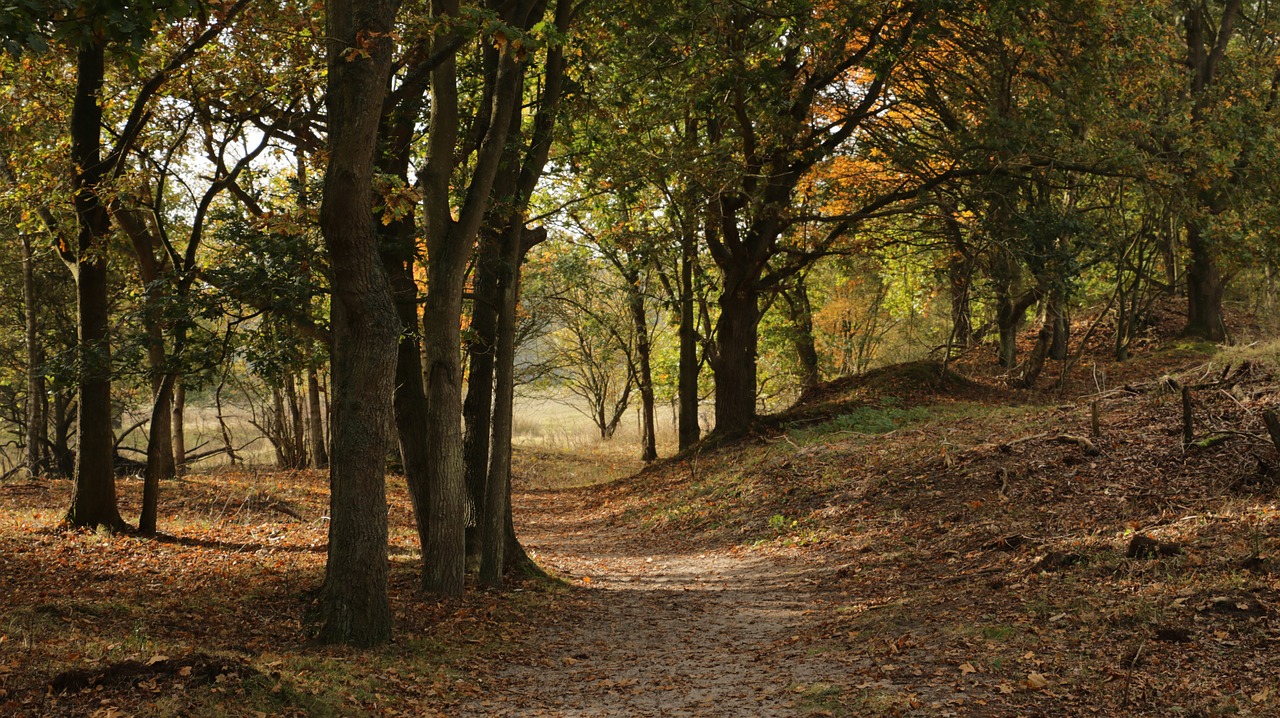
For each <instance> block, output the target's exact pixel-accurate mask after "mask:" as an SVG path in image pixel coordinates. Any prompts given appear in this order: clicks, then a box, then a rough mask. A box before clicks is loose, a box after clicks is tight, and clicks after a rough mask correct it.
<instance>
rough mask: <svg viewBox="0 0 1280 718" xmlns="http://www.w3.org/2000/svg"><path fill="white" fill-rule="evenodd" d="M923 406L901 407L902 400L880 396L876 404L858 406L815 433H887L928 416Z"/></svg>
mask: <svg viewBox="0 0 1280 718" xmlns="http://www.w3.org/2000/svg"><path fill="white" fill-rule="evenodd" d="M929 415H930V414H929V409H928V408H927V407H923V406H912V407H903V406H902V400H901V399H898V398H896V397H892V396H886V397H882V398H881V399H880V402H879V405H878V406H860V407H857V408H855V409H853V410H852V411H848V412H846V413H844V414H841V415H839V416H837V417H835V418H834V419H832V420H830V421H828V422H825V423H823V424H822V425H821V426H819V427H817V428H815V429H814V430H813V433H815V434H828V433H837V432H849V433H854V434H887V433H889V432H891V431H895V430H897V429H901V428H902V427H903V426H906V425H907V424H910V423H913V422H917V421H923V420H925V419H928V418H929Z"/></svg>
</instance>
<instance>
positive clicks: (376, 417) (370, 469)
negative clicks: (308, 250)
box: [320, 0, 400, 646]
mask: <svg viewBox="0 0 1280 718" xmlns="http://www.w3.org/2000/svg"><path fill="white" fill-rule="evenodd" d="M398 7H399V3H398V2H396V1H395V0H367V1H366V2H363V3H355V2H352V0H328V3H327V13H326V17H327V23H328V27H327V37H329V38H330V40H329V42H328V61H329V79H328V84H329V91H328V98H327V104H328V111H329V115H328V127H329V156H330V160H329V166H328V169H327V171H326V172H325V180H324V199H323V202H322V205H321V209H320V227H321V231H322V233H323V234H324V239H325V248H326V250H327V252H328V255H329V261H330V267H331V268H332V279H331V284H332V293H333V294H332V304H331V310H330V311H331V316H332V325H333V347H332V376H333V394H332V396H333V419H332V427H333V429H332V430H333V453H332V455H331V457H330V468H329V485H330V490H331V498H330V511H329V514H330V522H329V555H328V562H327V564H326V567H325V581H324V590H323V595H322V600H321V605H322V609H321V610H322V615H323V617H324V625H323V628H321V630H320V639H321V641H323V642H325V643H346V644H351V645H356V646H373V645H378V644H382V643H385V642H387V641H388V640H389V639H390V638H391V607H390V603H389V601H388V598H387V571H388V565H387V503H386V481H385V466H386V457H387V450H388V448H389V444H390V441H389V440H390V436H389V433H388V428H389V426H390V421H389V419H390V417H391V413H392V395H393V393H394V389H395V387H394V378H395V364H396V346H397V342H398V337H399V335H400V325H399V321H398V320H397V318H396V309H395V304H394V302H393V300H392V296H391V290H390V286H389V284H388V281H387V276H386V273H385V272H384V271H383V268H382V261H381V258H380V257H379V256H378V242H377V233H376V231H375V229H374V221H373V213H372V207H373V192H372V185H373V171H374V153H375V149H376V147H377V135H378V120H379V115H380V111H381V106H382V99H383V96H384V93H385V91H386V87H387V82H388V75H389V73H390V66H391V50H392V47H391V46H392V39H391V37H390V36H391V34H392V30H393V29H394V22H395V16H396V11H397V9H398ZM356 47H358V48H359V49H360V50H361V54H360V55H356V56H351V55H350V54H349V51H350V50H351V49H353V48H356Z"/></svg>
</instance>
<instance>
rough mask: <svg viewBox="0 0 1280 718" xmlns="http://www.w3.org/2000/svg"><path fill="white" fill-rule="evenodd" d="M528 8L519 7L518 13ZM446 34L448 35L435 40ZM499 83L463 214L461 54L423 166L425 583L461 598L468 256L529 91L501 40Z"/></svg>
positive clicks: (435, 110)
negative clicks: (458, 176) (457, 202)
mask: <svg viewBox="0 0 1280 718" xmlns="http://www.w3.org/2000/svg"><path fill="white" fill-rule="evenodd" d="M521 11H523V12H524V13H527V12H528V11H529V8H528V5H527V4H525V3H521V4H519V7H517V8H516V15H517V17H518V16H519V14H520V12H521ZM432 13H433V15H434V16H435V17H437V18H439V19H446V18H450V17H453V16H455V15H457V14H458V4H457V2H456V0H434V1H433V3H432ZM443 41H447V40H446V38H445V36H444V35H441V36H438V37H437V42H443ZM499 55H500V57H499V59H498V66H499V69H498V71H497V74H496V80H495V84H494V87H493V90H492V99H493V106H492V111H491V112H490V113H489V116H488V117H489V125H488V128H487V130H486V132H485V135H484V140H483V143H482V144H481V146H480V149H479V151H478V152H477V153H476V160H475V163H474V166H473V167H472V168H471V181H470V184H469V185H468V187H467V192H466V195H467V196H466V199H465V201H464V202H463V205H462V209H461V211H460V212H459V216H458V219H457V220H454V219H453V218H452V212H451V210H452V202H451V200H452V197H453V194H452V191H451V188H452V186H453V183H452V180H453V173H454V169H455V168H454V156H455V154H454V153H455V150H456V143H457V132H458V121H459V117H460V114H459V107H458V88H457V76H458V67H457V60H456V59H455V58H452V57H451V58H449V59H448V60H445V61H444V62H442V63H441V64H440V65H439V66H438V67H437V68H436V69H435V71H434V72H433V73H432V78H431V122H430V127H429V130H428V133H429V138H430V139H429V149H428V157H427V162H426V165H425V166H424V167H423V170H422V173H421V175H420V179H421V184H422V188H423V196H424V200H423V217H424V220H425V221H424V228H425V230H426V231H425V235H426V239H427V252H428V255H429V257H430V262H429V264H428V266H427V271H428V279H427V297H426V302H425V303H424V305H423V331H422V339H423V345H424V347H425V349H426V356H425V367H424V369H425V380H426V386H427V438H426V441H427V451H428V452H429V455H428V462H427V481H428V489H429V491H428V499H429V503H430V510H429V518H428V522H427V523H428V532H429V541H428V542H427V546H426V549H425V553H424V556H423V563H424V574H423V583H424V586H423V587H424V589H425V590H426V591H427V592H429V593H432V594H436V595H441V596H448V597H456V596H461V595H462V592H463V590H464V588H465V576H466V538H465V537H466V528H465V527H466V523H467V518H468V516H467V512H466V509H467V491H466V475H465V470H464V467H463V461H462V428H461V423H462V364H461V352H462V337H461V330H460V326H461V321H462V291H463V286H464V280H465V275H466V268H467V263H468V261H469V260H470V258H471V253H472V249H473V247H474V244H475V239H476V235H477V233H478V232H479V230H480V225H481V222H482V221H483V219H484V214H485V210H486V208H487V206H488V202H489V197H490V190H491V189H492V188H493V182H494V178H495V176H496V175H497V171H498V168H499V166H500V162H501V160H502V155H503V150H504V147H505V144H506V140H507V135H508V132H509V130H510V127H511V122H512V115H513V113H514V112H515V111H516V106H517V105H518V104H519V102H520V98H521V96H522V92H521V88H522V86H523V85H522V82H521V74H520V73H521V69H520V67H519V65H518V63H517V60H516V58H515V57H514V55H513V50H512V48H511V47H510V46H504V47H503V48H502V49H501V51H500V53H499Z"/></svg>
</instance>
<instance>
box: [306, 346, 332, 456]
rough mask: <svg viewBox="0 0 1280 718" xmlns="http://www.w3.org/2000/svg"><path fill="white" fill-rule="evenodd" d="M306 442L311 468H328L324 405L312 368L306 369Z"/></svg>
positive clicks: (314, 371) (315, 374)
mask: <svg viewBox="0 0 1280 718" xmlns="http://www.w3.org/2000/svg"><path fill="white" fill-rule="evenodd" d="M307 441H308V444H309V446H308V449H309V450H310V453H311V466H312V467H313V468H316V469H327V468H329V449H328V448H327V447H326V446H325V443H324V405H323V403H322V402H321V401H320V377H319V376H317V370H316V368H315V367H314V366H308V367H307Z"/></svg>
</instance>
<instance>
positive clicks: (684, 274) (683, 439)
mask: <svg viewBox="0 0 1280 718" xmlns="http://www.w3.org/2000/svg"><path fill="white" fill-rule="evenodd" d="M686 225H688V226H686V227H685V228H684V229H683V231H682V232H681V237H680V328H679V333H680V379H679V386H678V387H677V391H678V392H679V395H680V416H679V419H678V423H679V430H678V436H679V439H678V441H679V447H680V451H684V450H685V449H688V448H689V447H691V446H693V445H694V444H696V443H698V439H699V438H701V436H702V426H701V424H700V423H699V420H698V403H699V402H698V399H699V392H698V373H699V369H700V366H701V365H700V363H699V361H698V328H697V324H696V320H695V317H694V311H693V310H694V285H693V265H694V263H695V262H696V261H697V258H698V255H697V252H698V249H697V237H696V236H695V234H694V231H693V228H692V223H691V222H688V221H686Z"/></svg>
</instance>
